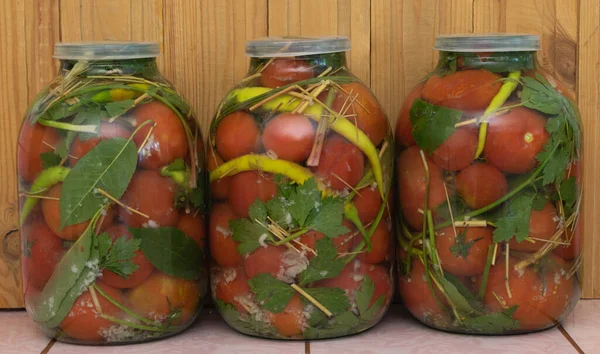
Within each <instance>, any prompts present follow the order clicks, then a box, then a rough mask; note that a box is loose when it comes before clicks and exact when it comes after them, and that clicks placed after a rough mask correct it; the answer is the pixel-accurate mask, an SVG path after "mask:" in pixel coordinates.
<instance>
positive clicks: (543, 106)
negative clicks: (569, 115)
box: [521, 75, 563, 114]
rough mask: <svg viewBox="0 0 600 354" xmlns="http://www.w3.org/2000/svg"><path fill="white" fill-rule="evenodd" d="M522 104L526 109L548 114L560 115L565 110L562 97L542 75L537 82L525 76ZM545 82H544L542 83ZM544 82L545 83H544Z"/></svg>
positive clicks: (523, 79)
mask: <svg viewBox="0 0 600 354" xmlns="http://www.w3.org/2000/svg"><path fill="white" fill-rule="evenodd" d="M521 79H522V81H523V91H522V93H521V102H523V105H524V106H525V107H528V108H531V109H535V110H538V111H540V112H543V113H546V114H558V113H560V112H561V110H562V108H563V103H562V102H561V99H560V95H558V93H557V92H556V91H555V90H554V89H553V88H552V86H550V84H548V85H545V84H544V83H547V81H546V80H545V79H543V78H542V77H541V76H540V75H538V76H537V80H536V79H534V78H532V77H527V76H524V77H522V78H521ZM542 80H543V81H542ZM543 82H544V83H543Z"/></svg>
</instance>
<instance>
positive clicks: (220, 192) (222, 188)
mask: <svg viewBox="0 0 600 354" xmlns="http://www.w3.org/2000/svg"><path fill="white" fill-rule="evenodd" d="M207 159H208V162H207V167H208V172H212V171H213V170H214V169H216V168H217V167H219V166H221V165H222V164H223V159H222V158H221V156H219V154H217V152H216V151H215V150H213V148H212V147H209V154H208V158H207ZM230 180H231V177H223V178H221V179H218V180H216V181H214V182H212V183H211V184H210V196H211V197H212V198H214V199H227V191H228V189H229V181H230Z"/></svg>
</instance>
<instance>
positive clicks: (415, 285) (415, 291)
mask: <svg viewBox="0 0 600 354" xmlns="http://www.w3.org/2000/svg"><path fill="white" fill-rule="evenodd" d="M431 286H432V288H433V291H434V293H435V294H434V293H432V292H431V288H430V287H429V284H428V283H427V278H426V275H425V266H424V265H423V263H421V261H419V260H418V259H416V258H413V259H412V263H411V267H410V273H408V274H406V275H402V274H400V275H399V279H398V290H399V292H400V296H401V297H402V303H403V304H404V306H405V307H406V308H407V309H408V311H409V312H410V313H411V314H412V315H413V316H414V317H416V318H417V319H418V320H419V321H422V322H425V323H440V322H441V323H445V322H446V321H448V320H449V317H450V316H449V315H448V313H447V311H446V308H445V305H446V302H447V301H446V298H445V297H444V296H443V295H442V293H441V292H440V290H439V289H438V288H437V287H436V285H435V283H434V282H433V280H432V281H431Z"/></svg>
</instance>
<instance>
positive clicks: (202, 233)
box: [176, 212, 206, 248]
mask: <svg viewBox="0 0 600 354" xmlns="http://www.w3.org/2000/svg"><path fill="white" fill-rule="evenodd" d="M176 227H177V228H178V229H179V230H181V231H183V233H184V234H186V236H187V237H189V238H191V239H192V240H194V241H196V243H197V244H198V246H200V248H204V243H205V242H206V225H205V224H204V216H202V215H201V214H197V215H194V212H190V213H186V212H181V213H179V221H178V222H177V226H176Z"/></svg>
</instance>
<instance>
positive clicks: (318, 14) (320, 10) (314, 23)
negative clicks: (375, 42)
mask: <svg viewBox="0 0 600 354" xmlns="http://www.w3.org/2000/svg"><path fill="white" fill-rule="evenodd" d="M370 3H371V1H369V0H352V1H350V0H287V1H286V0H269V4H268V6H269V26H268V27H269V36H308V37H310V36H333V35H342V36H348V37H350V41H351V43H352V51H351V52H350V53H348V64H349V66H350V70H351V71H352V72H353V73H354V74H355V75H356V76H358V77H359V78H360V79H361V80H363V81H364V82H365V83H366V84H367V85H368V84H369V82H370V71H371V70H370V58H369V52H370V39H371V35H370V31H371V27H370V18H369V12H370Z"/></svg>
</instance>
